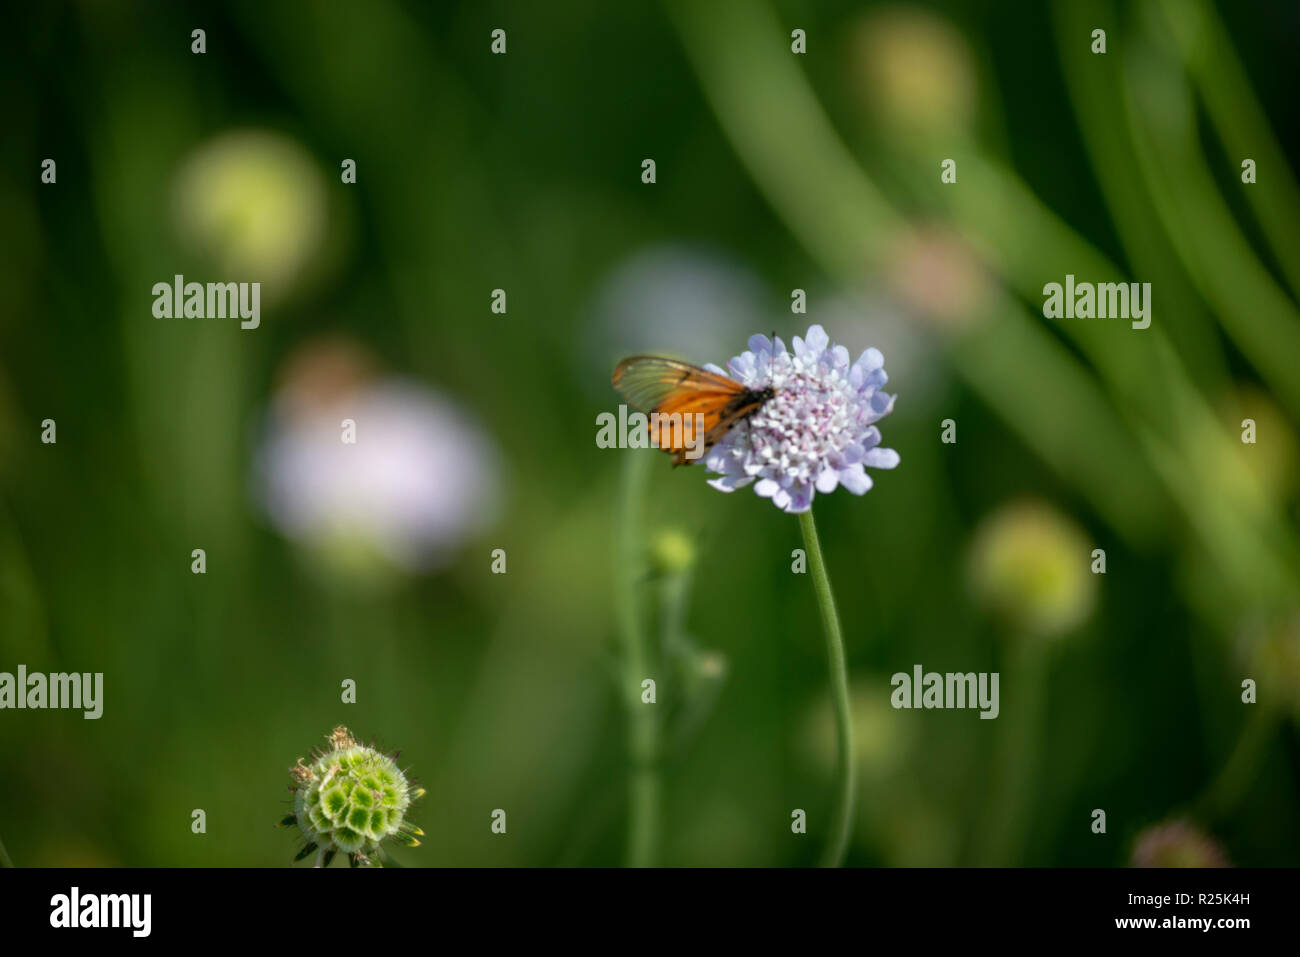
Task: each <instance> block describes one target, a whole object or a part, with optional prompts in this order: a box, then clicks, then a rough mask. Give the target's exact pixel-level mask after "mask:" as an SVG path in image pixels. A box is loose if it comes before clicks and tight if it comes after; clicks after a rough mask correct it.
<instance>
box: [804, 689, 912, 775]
mask: <svg viewBox="0 0 1300 957" xmlns="http://www.w3.org/2000/svg"><path fill="white" fill-rule="evenodd" d="M889 691H890V685H889V677H888V676H886V675H877V676H875V677H873V678H858V679H855V680H854V681H853V682H852V684H851V685H850V686H849V702H850V703H849V708H850V713H851V714H852V717H853V758H854V762H855V766H856V767H857V769H858V771H859V772H860V773H861V774H862V775H863V777H864V778H867V779H869V780H870V779H878V778H884V777H887V776H888V775H889V774H890V773H892V772H893V771H895V770H897V769H898V768H899V767H900V766H901V765H902V763H903V762H904V760H905V759H906V757H907V752H908V750H909V749H910V748H911V746H912V738H913V733H914V730H915V728H916V723H915V722H913V721H909V720H908V719H907V718H906V717H905V716H903V715H901V714H900V712H898V711H896V710H895V709H894V708H892V707H891V706H890V704H889ZM835 742H836V734H835V712H834V709H833V707H832V705H831V699H830V696H829V695H822V696H821V697H820V698H818V699H817V701H816V702H815V703H814V704H813V706H812V708H811V709H810V710H809V712H808V716H807V719H806V720H805V722H804V726H803V744H804V750H805V751H806V752H807V754H808V755H809V756H810V757H811V758H812V759H813V761H814V762H815V763H816V765H817V766H819V767H820V768H822V769H823V770H824V771H825V772H826V773H828V774H829V773H831V772H832V771H833V770H834V768H835V761H836V754H835Z"/></svg>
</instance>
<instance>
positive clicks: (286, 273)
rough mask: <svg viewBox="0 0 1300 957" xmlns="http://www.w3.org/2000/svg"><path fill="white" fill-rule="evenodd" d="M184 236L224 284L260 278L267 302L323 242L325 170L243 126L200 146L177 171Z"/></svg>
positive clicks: (274, 137)
mask: <svg viewBox="0 0 1300 957" xmlns="http://www.w3.org/2000/svg"><path fill="white" fill-rule="evenodd" d="M174 199H175V205H174V208H175V217H176V224H177V228H178V230H179V232H180V235H181V237H182V239H183V240H184V241H185V242H187V243H188V244H189V245H190V246H191V248H192V249H193V250H194V251H195V252H196V253H198V254H200V255H202V256H204V257H206V258H207V259H209V260H210V261H211V262H212V264H213V266H214V267H215V268H216V269H218V270H219V274H218V275H214V276H211V277H208V278H210V279H212V280H221V281H233V280H236V279H237V280H240V281H243V280H245V279H247V280H248V281H260V282H261V283H262V302H263V304H265V303H266V302H268V301H275V300H278V299H281V298H283V296H284V294H285V293H286V292H287V291H288V290H289V289H290V288H291V287H292V286H293V285H294V284H295V283H296V282H297V281H298V280H299V279H300V278H301V276H302V274H303V273H304V271H305V270H306V269H307V267H308V266H309V265H310V263H311V260H312V259H313V258H314V257H315V256H316V255H317V254H318V253H319V252H320V250H321V249H322V247H323V245H324V242H325V231H326V226H327V219H328V213H327V210H328V206H327V196H326V192H325V184H324V180H323V178H322V175H321V172H320V170H319V169H318V168H317V166H316V164H315V162H314V161H313V160H312V158H311V156H310V155H309V154H308V153H307V152H306V151H305V150H304V149H303V148H302V147H301V146H299V145H298V144H297V143H295V142H294V141H293V140H291V139H288V138H287V137H285V136H282V135H280V134H278V133H270V132H264V131H260V130H240V131H236V132H230V133H226V134H224V135H222V136H219V137H217V138H216V139H213V140H211V141H209V142H207V143H205V144H203V145H202V146H200V147H198V148H197V149H196V150H195V151H194V152H193V153H191V154H190V156H189V157H187V158H186V159H185V161H184V162H183V164H182V165H181V168H180V170H179V171H178V172H177V175H176V182H175V192H174Z"/></svg>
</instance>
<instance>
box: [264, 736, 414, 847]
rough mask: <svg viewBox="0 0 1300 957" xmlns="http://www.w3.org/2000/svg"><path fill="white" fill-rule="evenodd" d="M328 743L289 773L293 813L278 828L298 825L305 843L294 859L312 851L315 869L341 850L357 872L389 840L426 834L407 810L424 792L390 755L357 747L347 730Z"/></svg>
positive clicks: (408, 841)
mask: <svg viewBox="0 0 1300 957" xmlns="http://www.w3.org/2000/svg"><path fill="white" fill-rule="evenodd" d="M328 740H329V743H330V744H329V748H328V749H327V750H323V751H317V752H315V753H314V754H313V758H314V760H313V761H312V762H311V763H310V764H308V763H307V762H306V759H304V758H299V759H298V763H297V764H296V765H294V766H293V767H292V768H290V769H289V774H290V776H291V777H292V778H293V781H294V783H293V785H292V787H291V790H292V791H293V795H294V799H293V814H291V815H289V816H288V817H286V818H285V819H284V821H282V822H281V823H282V824H285V825H286V826H287V825H292V824H296V825H297V826H298V829H299V830H300V831H302V834H303V837H304V838H306V841H307V843H306V846H305V847H304V848H303V849H302V851H300V852H299V854H298V857H297V858H295V860H301V859H302V858H304V857H306V856H307V855H308V854H310V853H312V851H316V852H317V855H316V863H317V866H327V865H328V864H329V862H330V861H331V860H332V859H333V857H334V855H335V854H336V853H338V852H339V851H342V852H343V853H344V854H347V855H348V857H349V858H350V860H351V863H352V866H353V867H357V866H359V865H361V864H369V863H372V861H373V858H374V855H375V853H376V852H377V851H378V850H379V845H380V844H381V843H383V842H384V841H386V840H388V839H389V838H393V839H395V840H397V841H399V842H401V843H403V844H406V845H407V846H410V847H414V846H415V845H417V844H419V843H420V842H419V840H418V837H419V835H421V834H423V833H424V832H423V831H421V830H420V829H419V828H418V827H416V826H415V825H414V824H412V823H410V822H409V821H407V820H406V810H407V808H408V807H410V805H411V802H412V801H414V800H416V799H417V798H419V797H420V796H421V795H423V794H424V789H423V788H415V787H412V786H411V785H410V783H409V782H408V781H407V779H406V775H405V774H403V773H402V771H401V769H400V768H398V766H397V763H396V762H395V761H394V760H393V757H394V756H393V755H387V754H382V753H380V752H379V751H376V750H375V749H374V748H372V747H367V746H366V745H363V744H359V743H358V742H357V740H356V739H355V738H354V737H352V733H351V732H350V731H348V729H347V728H345V727H342V726H339V727H337V728H335V729H334V731H333V733H332V734H330V735H329V739H328Z"/></svg>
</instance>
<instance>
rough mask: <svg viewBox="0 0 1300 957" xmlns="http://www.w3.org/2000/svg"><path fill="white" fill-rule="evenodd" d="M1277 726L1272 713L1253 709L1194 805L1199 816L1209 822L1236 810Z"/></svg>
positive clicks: (1257, 706)
mask: <svg viewBox="0 0 1300 957" xmlns="http://www.w3.org/2000/svg"><path fill="white" fill-rule="evenodd" d="M1277 723H1278V722H1277V714H1276V713H1275V712H1273V711H1271V710H1267V709H1265V708H1263V707H1261V706H1259V705H1256V706H1255V712H1254V714H1253V715H1252V716H1251V717H1250V718H1247V719H1246V726H1245V727H1244V728H1242V730H1241V734H1240V736H1239V737H1238V738H1237V743H1236V745H1234V746H1233V749H1232V753H1231V754H1230V755H1229V756H1228V760H1227V761H1226V762H1225V763H1224V765H1223V767H1222V768H1221V769H1220V771H1219V773H1218V775H1217V776H1216V777H1215V778H1214V780H1213V781H1212V782H1210V786H1209V787H1208V788H1206V790H1205V793H1204V795H1202V797H1201V799H1200V800H1199V801H1198V802H1197V803H1196V810H1197V811H1198V812H1199V813H1201V814H1203V815H1205V817H1207V818H1209V819H1211V820H1213V819H1217V818H1222V817H1224V816H1226V815H1227V813H1228V812H1229V811H1231V810H1232V809H1233V807H1235V806H1236V804H1237V802H1238V801H1240V800H1241V797H1242V795H1243V794H1245V793H1246V789H1247V788H1248V787H1250V784H1251V782H1252V781H1254V779H1255V776H1256V774H1257V772H1258V771H1259V763H1260V761H1261V760H1262V759H1263V757H1264V754H1265V752H1266V751H1267V750H1268V744H1269V740H1270V739H1271V737H1272V735H1273V731H1274V729H1275V728H1276V726H1277Z"/></svg>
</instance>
